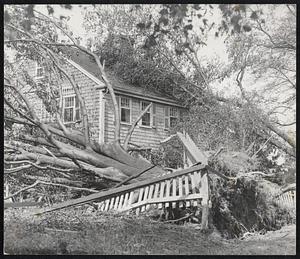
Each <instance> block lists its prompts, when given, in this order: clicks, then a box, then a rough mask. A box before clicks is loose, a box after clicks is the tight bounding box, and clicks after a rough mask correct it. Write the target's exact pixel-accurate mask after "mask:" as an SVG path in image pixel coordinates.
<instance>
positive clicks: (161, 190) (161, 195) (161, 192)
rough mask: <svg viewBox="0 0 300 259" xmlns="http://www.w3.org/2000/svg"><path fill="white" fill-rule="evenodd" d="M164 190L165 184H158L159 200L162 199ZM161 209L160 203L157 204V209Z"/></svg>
mask: <svg viewBox="0 0 300 259" xmlns="http://www.w3.org/2000/svg"><path fill="white" fill-rule="evenodd" d="M164 188H165V182H161V184H160V192H159V198H160V199H161V198H163V197H164ZM162 207H163V204H162V203H161V202H160V203H158V208H159V209H161V208H162Z"/></svg>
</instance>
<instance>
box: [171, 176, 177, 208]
mask: <svg viewBox="0 0 300 259" xmlns="http://www.w3.org/2000/svg"><path fill="white" fill-rule="evenodd" d="M176 188H177V187H176V178H174V179H173V181H172V194H173V195H172V196H173V197H175V196H176ZM172 208H173V209H174V208H176V202H172Z"/></svg>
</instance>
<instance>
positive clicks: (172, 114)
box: [170, 107, 177, 117]
mask: <svg viewBox="0 0 300 259" xmlns="http://www.w3.org/2000/svg"><path fill="white" fill-rule="evenodd" d="M170 116H172V117H177V108H174V107H171V108H170Z"/></svg>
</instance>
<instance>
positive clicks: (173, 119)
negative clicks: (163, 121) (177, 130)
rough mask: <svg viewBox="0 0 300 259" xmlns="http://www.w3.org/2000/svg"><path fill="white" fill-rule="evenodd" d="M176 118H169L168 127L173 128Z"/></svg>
mask: <svg viewBox="0 0 300 259" xmlns="http://www.w3.org/2000/svg"><path fill="white" fill-rule="evenodd" d="M176 122H177V118H174V117H171V118H170V127H174V126H175V125H176Z"/></svg>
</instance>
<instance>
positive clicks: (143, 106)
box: [142, 102, 150, 111]
mask: <svg viewBox="0 0 300 259" xmlns="http://www.w3.org/2000/svg"><path fill="white" fill-rule="evenodd" d="M149 104H150V103H149V102H142V111H143V110H145V109H146V107H147V106H148V105H149Z"/></svg>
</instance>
